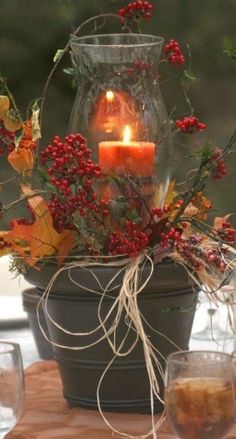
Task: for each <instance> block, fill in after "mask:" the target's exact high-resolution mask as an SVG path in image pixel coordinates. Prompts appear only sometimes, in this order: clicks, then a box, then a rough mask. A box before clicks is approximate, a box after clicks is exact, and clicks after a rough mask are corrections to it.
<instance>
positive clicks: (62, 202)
mask: <svg viewBox="0 0 236 439" xmlns="http://www.w3.org/2000/svg"><path fill="white" fill-rule="evenodd" d="M90 157H91V150H90V149H89V148H88V147H87V145H86V139H85V138H84V137H83V136H82V135H81V134H78V133H77V134H70V135H69V136H66V137H65V140H64V141H62V140H61V138H60V137H59V136H55V137H54V139H53V142H52V144H50V145H48V146H47V147H46V148H45V149H44V150H43V151H42V152H41V155H40V162H41V164H42V165H43V166H44V167H45V168H46V173H47V174H48V176H49V182H50V184H51V185H52V186H54V187H55V188H56V191H57V192H56V194H53V195H52V197H51V199H50V201H49V204H48V206H49V209H50V212H51V214H52V216H53V220H54V227H55V228H56V229H57V230H58V231H61V230H62V229H63V228H69V229H73V228H75V226H74V222H73V214H74V213H75V212H78V213H79V215H80V216H85V215H86V211H87V210H92V211H94V212H96V211H97V210H98V209H99V207H98V205H97V203H96V193H95V191H94V181H95V180H96V179H98V178H100V176H101V170H100V168H99V166H98V165H97V164H96V163H94V162H93V161H92V160H91V158H90Z"/></svg>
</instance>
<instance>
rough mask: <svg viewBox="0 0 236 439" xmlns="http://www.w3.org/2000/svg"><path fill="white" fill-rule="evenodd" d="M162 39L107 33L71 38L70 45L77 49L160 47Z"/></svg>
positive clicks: (145, 35)
mask: <svg viewBox="0 0 236 439" xmlns="http://www.w3.org/2000/svg"><path fill="white" fill-rule="evenodd" d="M163 42H164V38H163V37H162V36H157V35H151V34H140V33H126V34H124V33H108V34H94V35H84V36H81V37H77V36H73V37H72V38H71V41H70V44H71V45H72V46H79V47H93V48H96V47H103V48H105V47H106V48H117V47H119V48H121V47H125V48H126V47H150V46H162V45H163Z"/></svg>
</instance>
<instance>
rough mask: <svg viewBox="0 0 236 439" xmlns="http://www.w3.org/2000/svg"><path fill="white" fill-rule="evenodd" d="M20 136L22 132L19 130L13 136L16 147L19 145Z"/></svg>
mask: <svg viewBox="0 0 236 439" xmlns="http://www.w3.org/2000/svg"><path fill="white" fill-rule="evenodd" d="M22 137H23V132H22V131H19V132H17V133H16V134H15V136H14V143H15V147H16V149H17V148H18V147H19V144H20V142H21V139H22Z"/></svg>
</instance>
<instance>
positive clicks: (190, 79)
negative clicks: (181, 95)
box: [182, 70, 198, 85]
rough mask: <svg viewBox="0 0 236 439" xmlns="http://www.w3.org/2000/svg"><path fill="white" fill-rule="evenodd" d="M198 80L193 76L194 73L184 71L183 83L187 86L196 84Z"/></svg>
mask: <svg viewBox="0 0 236 439" xmlns="http://www.w3.org/2000/svg"><path fill="white" fill-rule="evenodd" d="M197 80H198V79H197V78H196V76H194V75H193V73H192V72H189V71H188V70H184V71H183V75H182V82H184V83H185V84H187V85H192V84H194V83H195V82H196V81H197Z"/></svg>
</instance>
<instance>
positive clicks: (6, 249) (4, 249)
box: [0, 231, 12, 256]
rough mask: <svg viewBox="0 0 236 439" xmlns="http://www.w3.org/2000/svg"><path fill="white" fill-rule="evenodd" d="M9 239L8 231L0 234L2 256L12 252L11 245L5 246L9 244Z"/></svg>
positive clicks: (0, 252)
mask: <svg viewBox="0 0 236 439" xmlns="http://www.w3.org/2000/svg"><path fill="white" fill-rule="evenodd" d="M7 238H8V232H7V231H4V232H0V256H4V255H8V254H9V253H11V252H12V249H11V246H10V245H7V246H5V244H6V243H7V244H8V239H7Z"/></svg>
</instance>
